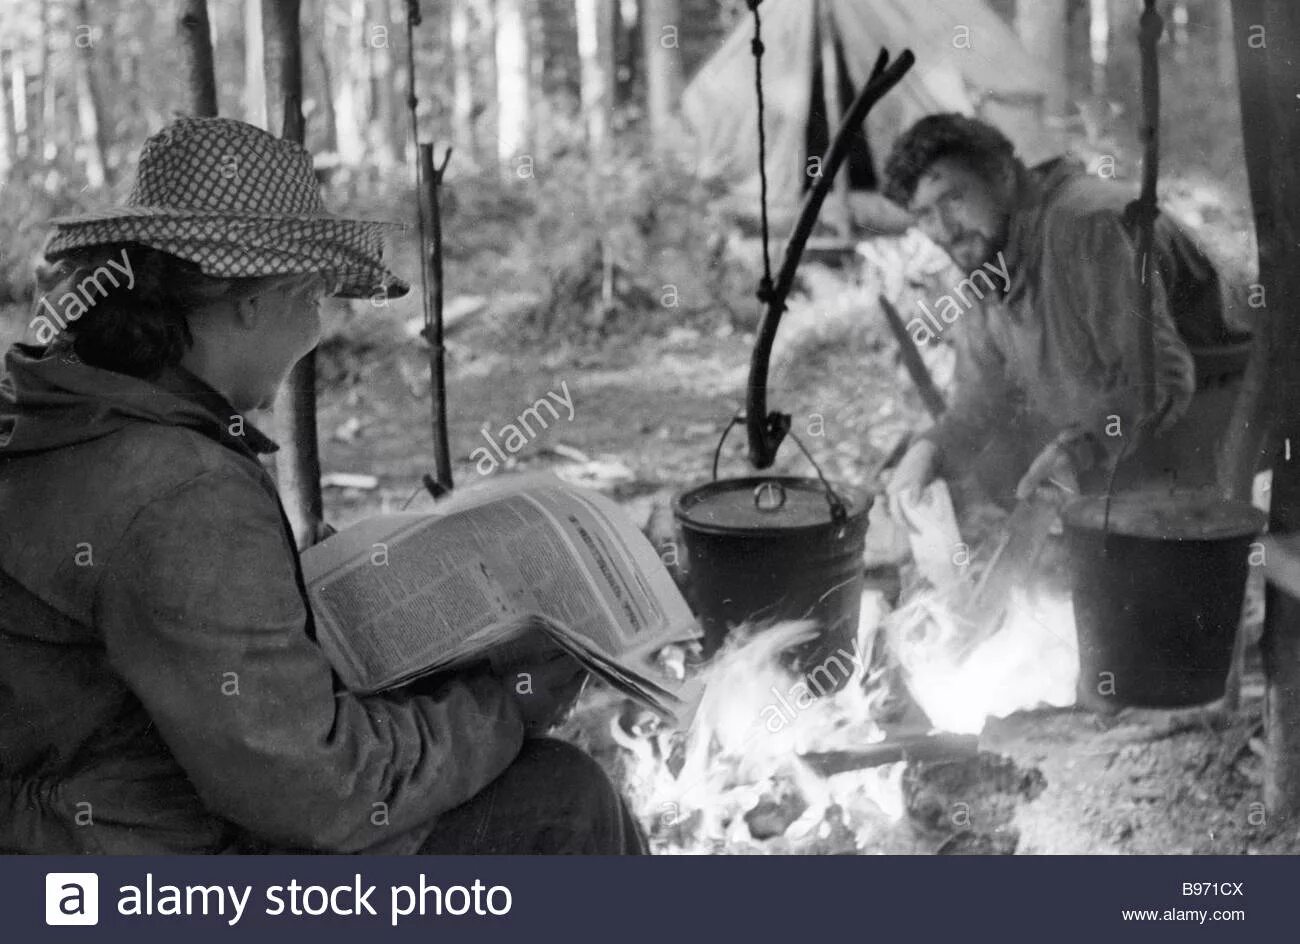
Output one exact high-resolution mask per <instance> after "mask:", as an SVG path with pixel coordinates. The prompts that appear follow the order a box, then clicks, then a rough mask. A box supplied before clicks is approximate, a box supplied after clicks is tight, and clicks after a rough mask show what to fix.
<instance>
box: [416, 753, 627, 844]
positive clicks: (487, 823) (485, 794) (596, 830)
mask: <svg viewBox="0 0 1300 944" xmlns="http://www.w3.org/2000/svg"><path fill="white" fill-rule="evenodd" d="M645 851H646V849H645V840H644V837H643V835H642V833H641V827H640V824H639V823H637V821H636V820H635V819H633V817H632V814H631V813H630V812H629V811H628V809H627V805H626V804H625V803H624V802H623V799H622V797H620V796H619V794H618V791H617V790H615V789H614V785H613V784H612V783H610V781H609V778H608V777H607V776H606V775H605V772H604V771H603V770H602V769H601V768H600V765H599V764H597V763H596V762H595V761H594V760H592V759H591V758H590V757H589V756H588V755H587V754H585V753H583V752H582V751H580V750H579V749H578V748H576V747H573V746H572V745H570V744H567V743H565V742H563V741H557V740H553V739H551V738H538V739H535V740H529V741H525V742H524V747H523V750H521V751H520V752H519V757H518V758H517V759H516V760H515V762H514V763H513V764H511V765H510V766H509V767H507V768H506V770H505V772H504V773H502V774H501V776H499V777H498V778H497V779H496V780H494V781H492V783H490V784H488V786H487V787H486V788H485V789H484V790H482V791H481V792H480V793H479V794H478V795H476V796H475V797H473V798H472V799H471V800H469V801H468V802H467V803H463V804H461V805H460V806H458V807H456V808H455V809H452V810H448V811H447V812H446V813H444V814H443V815H442V816H440V817H438V822H437V823H436V824H435V826H434V828H433V832H432V833H430V834H429V838H428V839H427V840H425V842H424V844H423V845H422V846H421V847H420V849H419V850H418V852H417V854H418V855H643V854H644V853H645Z"/></svg>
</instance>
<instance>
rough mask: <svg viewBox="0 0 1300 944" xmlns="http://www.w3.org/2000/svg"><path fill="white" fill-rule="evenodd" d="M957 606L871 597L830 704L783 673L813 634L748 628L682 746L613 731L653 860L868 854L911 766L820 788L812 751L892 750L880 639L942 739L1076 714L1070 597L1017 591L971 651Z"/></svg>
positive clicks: (926, 598) (668, 737)
mask: <svg viewBox="0 0 1300 944" xmlns="http://www.w3.org/2000/svg"><path fill="white" fill-rule="evenodd" d="M956 599H957V597H956V596H955V595H954V594H952V593H944V592H941V591H937V590H933V589H929V588H927V589H926V590H924V591H922V592H920V593H918V594H916V595H914V597H913V598H912V599H911V600H910V601H909V602H908V603H907V604H906V605H904V606H903V607H901V608H900V609H899V610H897V611H895V612H893V613H890V612H889V608H888V606H887V604H886V603H885V601H884V599H883V597H882V596H881V595H880V594H879V593H878V592H876V591H867V592H866V593H864V594H863V598H862V605H861V611H860V612H861V615H860V617H859V624H858V638H857V653H858V655H856V656H850V657H849V658H841V659H840V660H839V662H838V664H837V666H836V667H834V670H835V671H843V672H844V673H846V675H847V681H846V682H845V684H844V685H843V687H842V688H841V689H840V690H838V691H837V692H834V693H833V694H824V695H822V697H814V696H816V695H818V694H820V693H818V692H814V691H811V690H810V688H809V686H808V683H807V678H808V676H802V677H801V676H798V675H796V674H795V673H793V672H792V671H791V670H790V669H789V668H787V667H786V666H785V665H784V664H783V662H782V656H783V654H784V653H786V652H787V650H789V649H790V648H791V647H794V646H797V645H799V644H800V643H803V642H805V641H807V640H809V639H811V638H812V637H813V636H814V635H815V633H816V627H815V625H814V624H812V623H810V622H782V623H777V624H775V625H772V626H768V627H742V628H740V629H738V630H737V631H736V632H735V633H734V634H733V636H732V639H731V640H730V641H729V643H728V644H727V646H726V647H725V648H724V649H723V650H722V651H721V652H720V653H719V654H718V655H717V656H716V657H715V658H714V659H713V660H712V661H711V662H710V664H709V665H708V666H706V667H704V668H703V669H702V673H701V675H700V682H701V683H702V687H703V696H702V699H701V701H700V705H699V709H698V711H697V712H696V714H695V718H694V721H693V724H692V726H691V729H690V730H689V731H688V732H686V734H685V735H684V736H683V735H680V734H674V733H671V732H660V733H655V732H649V733H648V734H646V733H645V732H643V734H644V735H645V736H641V737H629V736H628V735H627V733H626V732H625V731H624V730H623V729H621V728H620V727H619V724H618V722H617V720H615V721H614V722H612V723H611V731H612V732H613V734H614V737H615V739H616V740H617V741H619V743H620V744H622V745H623V746H624V747H625V748H627V754H626V756H625V764H624V773H625V778H624V780H625V783H626V790H627V793H628V795H629V798H630V799H631V800H632V803H633V806H634V808H635V809H636V810H637V811H638V813H639V814H640V816H641V818H642V820H643V822H646V823H647V824H648V825H649V829H650V833H651V840H652V845H653V846H654V848H655V851H656V852H658V853H660V854H664V853H667V854H673V853H677V854H682V853H685V854H701V853H716V852H764V853H778V854H781V853H792V852H799V853H817V852H837V853H844V852H862V851H870V850H871V848H872V844H873V840H879V839H880V838H881V836H882V834H883V833H884V832H886V831H888V830H889V829H890V828H891V827H892V826H893V825H894V824H896V823H898V822H899V821H900V820H902V819H903V817H904V814H905V808H904V798H903V789H902V777H903V771H904V768H905V766H906V764H905V763H894V764H889V765H884V766H879V767H870V768H866V769H863V770H853V771H846V772H843V773H837V774H834V775H831V776H823V775H822V774H821V773H820V772H818V771H817V770H815V769H814V768H813V767H812V766H810V764H809V763H808V762H807V761H805V760H804V759H803V755H805V754H808V753H810V752H827V751H853V750H854V749H861V748H863V747H865V746H867V745H870V744H873V743H878V742H880V741H882V740H884V738H885V731H884V730H883V729H882V728H881V727H880V726H879V725H878V724H877V723H876V722H875V720H874V719H875V718H876V717H878V716H879V714H880V712H879V709H880V708H881V707H882V706H881V702H882V700H883V699H884V698H886V697H887V696H889V695H890V694H891V693H890V692H889V691H888V686H887V685H885V684H883V682H884V678H883V677H884V675H885V674H886V673H887V672H888V668H886V669H878V670H875V671H877V672H878V673H879V675H873V674H872V670H871V669H870V668H869V666H868V665H867V662H868V660H869V658H870V653H871V652H872V651H873V647H874V645H875V643H876V640H877V636H878V634H880V633H882V632H883V633H886V634H887V635H888V642H889V650H890V652H891V657H892V658H893V659H894V660H895V664H896V665H897V666H898V667H901V669H902V672H903V676H904V678H905V679H906V681H907V685H908V689H909V691H910V693H911V695H912V697H913V698H914V699H915V700H916V702H917V703H918V704H919V705H920V706H921V707H922V708H923V709H924V711H925V712H926V714H927V715H928V717H929V718H930V720H931V722H932V724H933V725H934V728H935V729H937V730H942V731H948V732H952V733H958V734H978V733H979V732H980V731H981V730H982V729H983V727H984V724H985V722H986V721H987V719H988V718H989V717H1003V716H1006V715H1008V714H1011V713H1013V712H1015V711H1019V710H1023V709H1027V708H1032V707H1036V706H1038V705H1040V704H1044V703H1045V704H1049V705H1056V706H1061V707H1064V706H1068V705H1070V704H1073V702H1074V691H1075V683H1076V679H1077V675H1078V654H1077V645H1076V642H1075V636H1074V616H1073V610H1072V607H1071V604H1070V600H1069V597H1068V596H1065V595H1061V594H1059V593H1053V592H1050V591H1046V590H1042V591H1026V590H1023V589H1017V590H1016V591H1015V595H1014V597H1013V599H1012V600H1011V601H1010V605H1009V607H1008V609H1007V615H1006V617H1005V619H1004V621H1003V623H1002V624H1001V625H1000V627H999V630H998V631H997V632H996V633H995V634H994V635H992V636H991V637H989V638H988V639H985V640H983V641H982V642H980V643H978V644H977V645H974V646H971V645H970V642H969V637H970V627H969V626H968V625H967V624H965V623H964V622H963V621H962V620H961V618H960V617H959V616H958V615H957V613H956V612H955V611H956V609H957V607H956V605H955V602H954V601H955V600H956ZM841 655H846V654H844V653H843V651H842V650H841ZM833 658H834V657H831V659H833ZM830 661H831V660H830V659H828V660H827V662H828V663H829V662H830ZM824 665H827V664H826V663H824ZM806 668H810V667H806ZM831 669H832V667H831V666H829V665H827V671H831ZM837 681H838V679H837ZM801 686H802V688H801ZM757 820H762V827H761V829H760V828H757V827H756V826H755V822H756V821H757ZM756 830H757V831H756ZM760 833H761V835H759V834H760ZM756 836H757V837H758V838H756Z"/></svg>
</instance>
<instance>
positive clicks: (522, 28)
mask: <svg viewBox="0 0 1300 944" xmlns="http://www.w3.org/2000/svg"><path fill="white" fill-rule="evenodd" d="M496 67H497V158H498V159H499V160H500V161H502V162H503V163H506V162H509V161H512V160H514V159H515V158H516V157H519V156H520V155H522V154H525V153H527V151H528V148H529V143H530V128H529V122H528V111H529V109H528V88H529V83H528V76H529V55H528V18H527V16H526V15H525V10H524V0H496Z"/></svg>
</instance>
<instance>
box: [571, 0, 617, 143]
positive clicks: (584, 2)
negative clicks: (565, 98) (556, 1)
mask: <svg viewBox="0 0 1300 944" xmlns="http://www.w3.org/2000/svg"><path fill="white" fill-rule="evenodd" d="M609 9H610V3H609V0H577V7H576V12H577V25H578V57H579V59H580V63H581V82H580V84H581V89H582V116H583V121H584V123H585V125H586V128H587V145H588V147H589V148H590V149H591V153H592V154H593V155H600V154H603V153H604V151H605V147H606V145H607V143H608V141H609V133H610V127H611V125H612V123H613V122H612V112H613V105H614V72H613V68H612V63H611V59H612V54H611V49H610V47H611V46H612V40H613V36H612V35H611V33H610V17H609Z"/></svg>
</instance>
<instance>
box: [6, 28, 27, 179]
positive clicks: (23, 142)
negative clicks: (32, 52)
mask: <svg viewBox="0 0 1300 944" xmlns="http://www.w3.org/2000/svg"><path fill="white" fill-rule="evenodd" d="M10 67H11V68H10V71H9V95H10V100H11V101H12V102H13V106H14V110H13V118H14V153H15V154H16V155H18V157H19V158H23V157H26V156H27V155H28V153H29V151H28V144H29V140H30V139H29V136H28V133H27V70H26V69H24V68H23V57H22V56H21V55H19V54H18V53H17V52H14V53H12V55H11V58H10Z"/></svg>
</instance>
